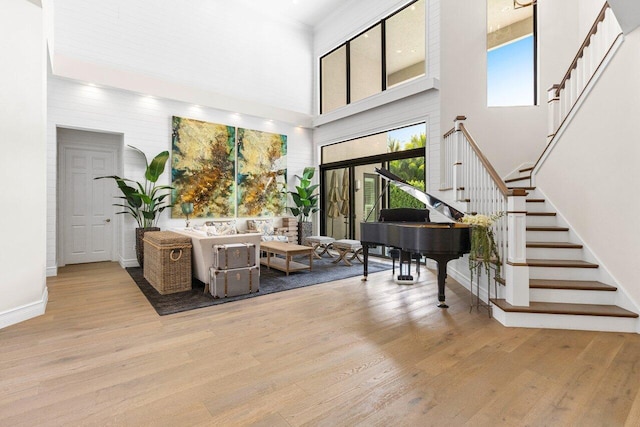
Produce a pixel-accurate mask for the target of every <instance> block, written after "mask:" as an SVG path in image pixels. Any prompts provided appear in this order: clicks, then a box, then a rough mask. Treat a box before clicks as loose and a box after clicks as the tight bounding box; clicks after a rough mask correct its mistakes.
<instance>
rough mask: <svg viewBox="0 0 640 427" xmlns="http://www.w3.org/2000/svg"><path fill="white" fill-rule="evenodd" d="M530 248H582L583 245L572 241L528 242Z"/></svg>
mask: <svg viewBox="0 0 640 427" xmlns="http://www.w3.org/2000/svg"><path fill="white" fill-rule="evenodd" d="M527 247H528V248H553V249H582V245H580V244H578V243H570V242H527Z"/></svg>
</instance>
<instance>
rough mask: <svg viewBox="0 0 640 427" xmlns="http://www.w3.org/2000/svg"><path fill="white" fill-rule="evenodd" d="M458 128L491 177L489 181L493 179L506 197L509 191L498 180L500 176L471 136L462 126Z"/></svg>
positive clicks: (505, 185)
mask: <svg viewBox="0 0 640 427" xmlns="http://www.w3.org/2000/svg"><path fill="white" fill-rule="evenodd" d="M459 126H460V130H461V131H462V133H463V134H464V136H465V137H466V138H467V141H469V145H470V146H471V148H472V149H473V151H474V152H475V153H476V156H478V158H479V159H480V162H482V165H483V166H484V167H485V169H486V170H487V172H488V173H489V176H491V179H493V182H495V184H496V187H498V190H500V192H501V193H502V195H503V196H504V197H507V196H508V194H509V189H508V188H507V184H505V183H504V181H503V180H502V178H500V175H498V172H496V170H495V169H494V168H493V166H492V165H491V163H489V160H488V159H487V158H486V157H485V155H484V154H483V153H482V150H480V147H479V146H478V144H476V141H475V140H474V139H473V137H472V136H471V134H469V132H468V131H467V129H466V128H465V127H464V124H463V123H460V124H459Z"/></svg>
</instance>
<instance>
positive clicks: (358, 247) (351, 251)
mask: <svg viewBox="0 0 640 427" xmlns="http://www.w3.org/2000/svg"><path fill="white" fill-rule="evenodd" d="M333 249H335V250H337V251H338V255H339V256H338V259H336V260H334V261H331V262H332V263H334V264H337V263H339V262H340V261H344V263H345V264H347V265H348V266H351V265H353V264H351V262H350V261H353V259H354V258H356V259H357V260H358V261H360V262H363V260H362V257H361V255H362V243H360V240H350V239H340V240H336V241H335V242H333Z"/></svg>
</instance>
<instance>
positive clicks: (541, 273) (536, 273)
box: [529, 266, 600, 280]
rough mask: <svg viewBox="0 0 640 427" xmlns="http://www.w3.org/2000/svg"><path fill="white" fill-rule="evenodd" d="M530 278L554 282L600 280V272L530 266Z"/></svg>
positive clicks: (587, 269) (591, 269)
mask: <svg viewBox="0 0 640 427" xmlns="http://www.w3.org/2000/svg"><path fill="white" fill-rule="evenodd" d="M529 278H531V279H552V280H599V279H600V272H599V271H598V269H597V268H572V267H531V266H529Z"/></svg>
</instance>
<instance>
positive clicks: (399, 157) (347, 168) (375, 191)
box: [320, 123, 426, 240]
mask: <svg viewBox="0 0 640 427" xmlns="http://www.w3.org/2000/svg"><path fill="white" fill-rule="evenodd" d="M425 146H426V127H425V124H424V123H420V124H417V125H413V126H407V127H404V128H400V129H394V130H390V131H388V132H382V133H378V134H374V135H369V136H366V137H363V138H357V139H352V140H350V141H345V142H341V143H336V144H332V145H327V146H324V147H322V160H321V165H320V171H321V174H320V176H321V178H320V180H321V185H320V187H321V188H323V189H324V190H323V191H324V193H323V198H322V211H323V212H325V221H324V223H323V224H321V232H322V233H323V235H327V236H332V237H334V238H336V239H345V238H355V239H356V240H358V239H359V238H360V227H359V225H358V224H360V222H363V221H376V220H377V218H378V212H379V210H380V209H381V208H385V207H424V205H423V204H422V203H420V202H419V201H418V200H416V199H414V198H413V197H411V196H410V195H408V194H407V193H405V192H403V191H402V190H399V189H398V188H396V187H395V186H389V187H386V185H385V182H384V181H383V180H382V178H381V177H380V176H379V175H378V174H377V173H376V171H375V169H376V168H380V167H383V168H385V169H387V170H389V171H391V172H393V173H395V174H396V175H398V176H400V177H401V178H402V179H404V180H406V181H407V182H409V183H410V184H411V185H413V186H415V187H417V188H420V189H424V188H425V187H426V185H425V177H426V171H425V152H426V150H425ZM385 188H386V191H385V192H384V193H383V191H382V190H383V189H385Z"/></svg>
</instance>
